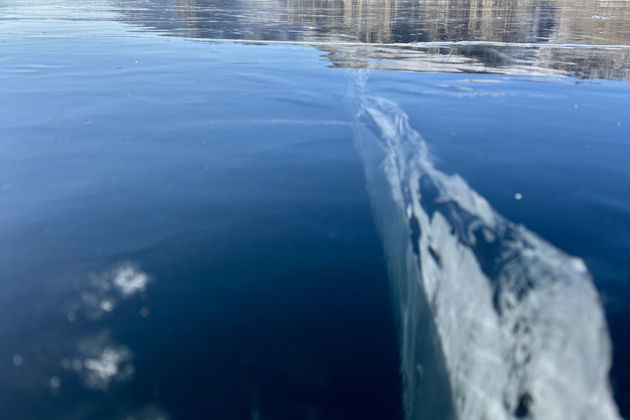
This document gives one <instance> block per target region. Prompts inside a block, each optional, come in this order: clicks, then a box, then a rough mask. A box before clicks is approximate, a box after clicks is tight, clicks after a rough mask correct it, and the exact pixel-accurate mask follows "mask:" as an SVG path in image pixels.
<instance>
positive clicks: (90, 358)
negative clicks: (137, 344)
mask: <svg viewBox="0 0 630 420" xmlns="http://www.w3.org/2000/svg"><path fill="white" fill-rule="evenodd" d="M78 350H79V355H78V357H77V358H76V359H74V360H73V361H72V362H70V361H69V360H66V363H63V362H62V366H64V368H67V369H73V370H74V371H76V372H77V373H79V374H80V375H81V376H82V377H83V380H84V382H85V385H86V386H87V387H89V388H92V389H97V390H106V389H107V388H108V387H109V385H110V383H111V382H112V381H124V380H127V379H129V378H130V377H131V376H132V375H133V373H134V366H133V364H132V363H131V359H132V354H131V351H130V350H129V349H128V348H127V347H125V346H122V345H116V344H115V343H113V342H112V341H111V340H110V338H109V333H107V332H102V333H100V334H99V335H97V336H95V337H92V338H89V339H85V340H83V341H82V342H81V343H79V346H78Z"/></svg>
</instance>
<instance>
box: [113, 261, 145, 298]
mask: <svg viewBox="0 0 630 420" xmlns="http://www.w3.org/2000/svg"><path fill="white" fill-rule="evenodd" d="M148 282H149V276H147V275H146V274H145V273H143V272H142V271H140V270H139V269H137V268H136V267H134V266H133V265H131V264H127V265H123V266H122V267H119V268H118V269H117V270H115V271H114V279H113V283H114V286H116V288H117V289H118V290H119V291H120V292H121V293H122V294H123V296H124V297H129V296H132V295H134V294H136V293H138V292H143V291H144V290H145V289H146V288H147V283H148Z"/></svg>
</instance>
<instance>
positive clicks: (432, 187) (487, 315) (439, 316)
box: [355, 80, 620, 420]
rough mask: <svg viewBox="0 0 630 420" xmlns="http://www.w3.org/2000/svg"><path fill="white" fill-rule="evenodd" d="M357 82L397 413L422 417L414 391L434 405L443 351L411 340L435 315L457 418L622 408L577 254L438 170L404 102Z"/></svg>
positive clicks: (595, 413) (590, 413) (603, 329)
mask: <svg viewBox="0 0 630 420" xmlns="http://www.w3.org/2000/svg"><path fill="white" fill-rule="evenodd" d="M361 82H362V81H361V80H359V82H358V90H359V91H360V94H359V102H360V105H359V109H358V113H357V123H356V124H355V138H356V141H357V143H358V147H359V150H360V152H361V153H362V155H363V158H364V163H365V170H366V175H367V179H368V186H369V189H370V195H371V202H372V206H373V208H374V213H375V217H376V219H377V224H378V225H379V231H380V233H381V236H382V238H383V242H384V248H385V252H386V254H387V258H388V264H389V272H390V279H391V281H392V288H393V291H394V299H395V300H396V301H397V302H398V304H399V308H398V310H399V314H398V317H399V321H400V322H399V324H400V325H399V327H400V331H399V335H400V347H401V361H402V369H401V370H402V375H403V386H404V389H405V410H406V417H407V418H408V419H414V420H415V419H420V418H423V417H429V416H430V415H429V414H427V412H428V411H427V410H428V409H427V408H426V407H423V404H426V405H432V404H434V402H432V401H428V396H429V394H430V388H431V387H432V384H431V381H430V380H429V379H428V378H426V377H423V375H426V373H425V370H426V368H427V367H429V368H430V367H431V364H439V363H438V362H439V360H438V358H435V360H430V359H427V354H433V353H431V352H426V351H424V350H422V351H419V350H418V348H419V347H420V346H423V344H422V343H421V342H420V340H419V339H418V335H426V334H427V333H426V332H423V331H422V328H424V329H426V328H427V325H428V326H431V325H434V327H435V334H434V335H435V337H433V338H434V340H435V341H436V342H437V347H438V351H437V352H435V354H438V353H441V355H442V357H443V363H444V365H445V370H446V374H447V378H446V380H447V382H448V385H447V387H448V388H449V389H450V392H451V401H450V404H451V406H452V411H453V414H452V417H455V418H459V419H463V420H476V419H479V420H481V419H492V420H503V419H519V418H529V419H545V420H554V419H558V420H565V419H576V420H577V419H584V420H587V419H588V420H590V419H602V420H603V419H620V416H619V414H618V411H617V407H616V405H615V403H614V401H613V398H612V395H611V390H610V386H609V379H608V373H609V370H610V366H611V344H610V339H609V337H608V332H607V326H606V322H605V318H604V313H603V309H602V307H601V304H600V301H599V297H598V295H597V292H596V290H595V288H594V286H593V283H592V280H591V277H590V275H589V273H588V271H587V269H586V266H585V264H584V262H583V261H582V260H581V259H579V258H575V257H571V256H568V255H566V254H565V253H563V252H562V251H560V250H558V249H556V248H555V247H553V246H552V245H551V244H549V243H547V242H546V241H544V240H543V239H541V238H539V237H538V236H537V235H535V234H534V233H532V232H530V231H529V230H527V229H526V228H525V227H523V226H520V225H516V224H514V223H512V222H510V221H508V220H507V219H505V218H504V217H502V216H501V215H499V214H498V213H497V212H496V211H494V210H493V209H492V207H491V206H490V204H489V203H488V202H487V200H486V199H484V198H483V197H482V196H480V195H479V194H478V193H476V192H475V191H474V190H473V189H472V188H471V187H470V186H469V185H468V184H467V183H466V181H465V180H463V179H462V178H461V177H460V176H458V175H449V174H446V173H444V172H442V171H440V170H439V169H437V168H436V167H435V165H434V164H433V159H432V158H431V156H430V153H429V152H428V148H427V144H426V143H425V141H424V140H423V139H422V137H421V136H420V134H419V133H418V132H417V131H415V130H414V129H413V128H412V127H411V126H410V124H409V121H408V117H407V115H406V114H405V112H404V111H403V110H402V109H401V108H400V107H399V106H398V105H397V104H396V103H395V102H392V101H389V100H386V99H384V98H378V97H369V96H366V95H365V91H366V88H365V84H364V81H363V84H362V83H361ZM422 314H428V315H426V316H424V315H422ZM423 317H424V318H430V319H422V318H423ZM425 346H426V345H425ZM431 358H434V356H431ZM434 377H435V375H434ZM448 404H449V403H445V406H447V405H448ZM429 411H430V410H429ZM433 415H434V414H433ZM445 417H447V416H443V417H442V418H445Z"/></svg>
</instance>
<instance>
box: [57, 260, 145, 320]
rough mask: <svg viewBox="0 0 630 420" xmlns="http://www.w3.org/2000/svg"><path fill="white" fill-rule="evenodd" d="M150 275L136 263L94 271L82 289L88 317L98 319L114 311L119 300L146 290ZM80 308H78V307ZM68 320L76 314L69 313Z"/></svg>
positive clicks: (72, 318) (83, 307)
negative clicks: (98, 271)
mask: <svg viewBox="0 0 630 420" xmlns="http://www.w3.org/2000/svg"><path fill="white" fill-rule="evenodd" d="M149 281H150V277H149V276H148V275H147V274H146V273H145V272H143V271H142V270H141V269H140V268H138V267H137V266H136V265H134V264H131V263H125V264H121V265H119V266H117V267H116V268H114V269H112V270H108V271H105V272H102V273H93V274H91V275H90V277H89V283H88V286H87V287H86V288H84V290H82V291H81V306H82V310H83V312H84V313H85V315H86V317H87V318H88V319H92V320H96V319H99V318H101V317H102V316H103V315H105V314H107V313H109V312H112V311H114V309H115V308H116V306H117V305H118V302H119V300H120V299H121V298H122V299H127V298H130V297H132V296H134V295H136V294H138V293H141V292H144V291H145V290H146V288H147V285H148V283H149ZM77 309H78V308H77ZM68 320H69V321H74V320H76V314H75V313H74V312H73V311H72V312H70V313H68Z"/></svg>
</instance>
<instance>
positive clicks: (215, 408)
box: [0, 2, 630, 420]
mask: <svg viewBox="0 0 630 420" xmlns="http://www.w3.org/2000/svg"><path fill="white" fill-rule="evenodd" d="M14 3H15V2H14ZM110 3H111V2H109V3H108V2H93V3H90V4H88V5H84V6H83V7H82V8H81V7H79V6H77V5H75V4H72V5H70V6H68V4H67V2H66V3H64V4H63V6H64V7H61V6H60V7H58V8H55V7H53V6H50V5H49V6H46V7H44V6H43V5H42V4H38V3H37V2H35V3H31V2H29V3H24V5H22V8H20V5H17V3H16V4H11V3H10V2H9V3H8V4H5V5H0V17H1V18H2V19H3V22H5V23H6V25H7V26H5V28H6V29H4V32H2V31H0V92H1V96H0V308H1V309H0V369H1V370H2V375H0V418H3V419H8V420H14V419H16V420H17V419H20V420H29V419H44V418H50V419H53V418H54V419H205V418H216V419H252V420H255V419H396V418H402V417H403V414H402V406H401V393H402V391H401V385H400V375H399V365H400V360H399V356H398V353H399V349H398V342H397V338H396V330H395V323H394V316H393V313H394V311H393V310H392V308H391V304H390V291H389V288H388V283H387V271H386V269H387V265H386V261H385V259H384V257H383V251H382V248H381V241H380V238H379V236H378V234H377V232H376V229H375V226H374V222H373V219H372V212H371V207H370V202H369V200H368V195H367V193H366V186H365V180H364V174H363V169H362V163H361V161H360V158H359V155H358V154H357V152H356V150H355V147H354V144H353V142H354V140H353V132H352V123H353V121H354V115H353V113H354V108H353V105H352V104H353V101H354V98H353V93H352V92H353V91H354V90H355V87H354V84H355V82H354V79H355V76H353V72H355V71H356V70H353V68H357V67H358V68H362V69H365V68H377V69H379V68H380V69H389V68H392V69H404V70H418V71H428V72H423V73H420V72H417V73H414V72H397V71H385V70H373V71H371V73H370V75H369V78H368V81H367V84H366V86H367V89H369V91H370V94H373V95H379V96H383V97H386V98H388V99H390V100H393V101H395V102H396V103H398V104H399V105H400V107H401V108H403V109H404V110H405V111H406V112H407V113H408V114H409V116H410V119H411V124H412V125H413V127H414V128H415V129H416V130H417V131H418V132H419V133H420V134H422V136H424V138H425V139H426V140H427V142H428V143H429V146H430V147H431V149H432V152H433V154H434V155H435V156H436V158H437V166H438V167H439V168H440V169H442V170H444V171H445V172H448V173H459V174H460V175H462V177H463V178H465V179H466V180H467V181H468V183H469V184H470V185H471V186H472V187H473V188H474V189H476V190H477V191H478V192H479V193H480V194H481V195H483V196H485V197H486V198H487V199H488V201H489V202H490V204H491V205H492V206H493V207H495V208H496V209H497V211H498V212H499V213H501V214H503V215H504V216H505V217H507V218H508V219H511V220H513V221H515V222H518V223H522V224H524V225H525V226H527V227H528V228H529V229H531V230H533V231H534V232H536V233H538V234H539V235H540V236H542V237H543V238H545V239H547V240H549V241H550V242H551V243H553V244H554V245H555V246H557V247H559V248H560V249H562V250H564V251H566V252H568V253H570V254H573V255H576V256H579V257H582V258H584V260H585V261H586V263H587V265H588V268H589V270H590V271H591V272H592V273H593V276H594V280H595V284H596V287H597V288H598V290H599V291H600V294H601V297H602V300H603V304H604V308H605V311H606V316H607V319H608V322H609V328H610V335H611V338H612V342H613V351H614V359H613V360H614V364H613V369H612V375H611V377H612V383H613V388H614V392H615V398H616V402H617V404H618V405H619V408H620V411H621V412H622V415H626V416H627V415H628V414H629V413H630V393H629V392H628V389H629V386H630V370H629V369H628V360H627V354H628V351H629V350H630V336H628V333H627V328H626V327H625V325H626V324H627V322H628V320H629V319H630V313H628V310H627V305H626V302H627V301H628V299H630V287H629V286H628V273H630V259H629V258H628V256H629V255H630V240H629V238H630V165H628V164H627V161H628V158H629V157H630V106H629V105H630V102H629V100H628V98H630V84H628V82H627V81H624V80H626V79H627V77H626V76H627V69H628V61H627V50H623V49H622V50H620V51H617V50H610V49H600V50H598V49H588V48H584V49H582V50H577V51H578V52H575V51H573V50H571V49H568V50H567V49H566V48H564V47H563V48H559V49H553V48H550V49H545V48H542V47H541V48H540V49H539V48H538V47H536V48H533V47H531V46H529V47H527V48H520V47H518V46H511V47H509V49H508V48H507V47H501V46H498V47H497V46H485V47H477V46H475V47H469V46H468V47H461V46H450V47H448V48H447V47H439V48H438V47H435V46H432V47H426V48H425V47H417V46H416V47H414V48H411V49H407V50H404V49H403V50H400V49H391V50H390V49H389V48H390V47H387V46H383V45H381V46H380V47H378V48H375V49H364V48H363V47H362V46H360V45H358V44H348V45H337V46H334V45H333V44H330V43H328V41H329V40H330V38H335V39H336V40H337V41H340V40H341V41H353V42H354V41H378V42H383V43H387V42H394V41H395V42H406V41H409V40H411V41H418V40H419V41H448V42H451V41H460V40H462V39H465V38H466V36H468V35H466V36H461V37H459V35H457V36H455V35H453V36H447V35H444V31H443V30H440V29H439V28H438V29H435V31H436V34H437V35H435V37H429V38H427V37H428V35H426V33H425V35H424V38H423V37H422V36H419V35H417V34H416V32H417V31H429V29H430V28H429V29H427V27H430V25H429V26H427V25H420V24H418V27H416V26H413V25H411V26H409V27H411V28H412V29H413V31H411V29H410V30H408V31H407V35H408V36H410V37H411V38H410V39H407V38H405V37H404V36H403V35H405V31H404V30H403V29H400V28H401V27H402V28H406V27H407V26H405V25H402V26H400V25H401V22H400V20H398V21H396V20H395V19H394V20H393V21H395V22H397V25H399V26H397V28H398V29H397V31H398V32H396V34H398V35H396V34H394V35H395V36H394V35H391V34H390V35H391V36H390V35H387V31H385V32H383V31H384V30H381V31H380V32H379V31H376V30H374V31H367V32H360V31H359V29H360V30H363V29H361V28H364V26H362V25H361V23H362V22H364V21H363V20H361V19H367V20H368V21H370V19H376V17H374V16H377V17H378V16H380V15H379V14H375V13H372V14H369V13H368V17H367V18H366V17H365V16H364V17H363V18H361V19H358V21H352V22H353V23H352V25H350V24H347V23H348V22H346V21H344V20H343V19H341V17H339V16H337V15H334V13H333V15H332V16H333V17H332V18H330V16H329V18H330V19H332V22H333V23H334V24H330V25H328V26H326V24H325V22H326V20H325V19H324V20H323V21H322V22H320V24H321V25H320V26H321V28H325V30H322V31H319V32H316V35H313V36H312V37H311V38H309V37H308V33H309V32H308V30H307V29H305V28H307V27H309V25H311V24H314V23H313V22H311V21H309V20H307V21H306V23H305V22H304V21H303V20H300V19H302V17H303V16H304V15H307V16H308V15H309V14H310V15H312V14H313V13H311V12H310V11H309V10H310V9H308V8H306V7H305V6H300V7H298V8H297V9H298V10H299V11H300V13H297V12H296V13H293V14H289V15H290V18H291V19H294V20H295V22H294V21H293V20H292V21H291V22H292V23H291V25H292V26H291V25H290V26H289V29H290V30H291V31H294V32H292V33H295V31H298V33H299V34H300V36H293V35H291V36H289V35H287V36H286V37H280V36H277V33H278V32H280V33H285V34H286V33H287V29H286V28H285V27H284V26H282V27H281V29H278V27H277V26H273V25H272V28H271V29H273V30H272V31H271V32H269V33H272V35H269V36H266V35H265V34H268V32H264V31H262V32H260V31H259V32H256V31H254V30H251V31H250V32H251V33H252V34H254V35H253V36H252V37H253V38H256V39H263V40H264V39H280V40H285V39H288V40H292V39H293V38H296V39H297V40H299V41H305V42H307V41H317V42H320V44H318V45H317V48H315V47H309V46H306V45H285V44H278V45H275V44H274V45H247V44H238V43H231V42H207V41H192V40H185V39H178V38H175V37H158V36H155V35H152V36H149V37H142V36H138V31H144V30H146V28H147V27H148V28H150V30H151V31H157V32H167V33H168V34H169V35H173V34H175V35H184V36H194V37H197V36H198V37H204V36H206V35H204V33H205V34H208V33H209V34H214V35H213V36H214V37H217V36H216V33H218V32H217V28H216V27H214V26H212V25H210V24H208V22H210V21H211V19H205V18H203V16H205V15H203V13H201V12H203V11H204V10H205V12H207V8H208V7H209V6H208V5H204V6H203V7H204V8H205V9H203V10H202V11H199V10H198V9H194V6H195V5H192V6H191V5H181V4H179V2H177V3H178V4H179V9H177V10H176V12H177V13H174V12H173V11H172V10H171V9H168V8H165V9H163V10H165V11H167V12H169V13H171V14H173V13H174V14H173V15H172V16H171V15H169V16H171V17H170V18H169V19H166V18H165V17H164V16H165V15H164V14H160V15H156V14H155V12H151V13H149V12H150V10H151V7H157V8H158V9H159V7H158V6H160V4H161V3H160V4H157V5H156V3H151V5H150V6H147V7H146V9H143V8H142V7H141V5H137V4H135V3H134V5H133V7H131V8H127V9H125V7H123V6H121V5H119V4H118V3H116V2H113V3H111V4H110ZM114 3H115V4H114ZM437 3H439V2H437ZM437 3H436V5H434V6H435V7H437V6H439V5H438V4H437ZM561 6H562V5H561ZM622 6H623V5H622ZM187 7H193V9H192V10H193V11H195V10H196V11H197V12H199V13H201V15H200V14H199V13H197V14H194V13H192V14H188V15H187V14H186V13H184V12H185V11H186V10H188V11H190V9H187ZM258 7H260V5H258ZM296 7H297V6H296ZM432 7H433V6H432ZM562 7H564V9H563V8H562ZM562 7H560V6H558V7H557V8H555V9H548V8H542V9H536V10H539V11H538V12H537V13H539V14H540V15H541V16H543V17H544V18H545V19H544V22H546V23H545V25H546V26H545V28H546V29H545V28H543V29H544V30H543V29H540V31H539V32H535V33H534V35H532V36H533V37H534V38H527V39H520V38H518V37H516V38H515V39H512V38H514V37H508V38H509V39H504V37H503V35H501V36H499V38H498V39H496V40H494V39H490V41H497V42H516V41H523V42H535V41H537V40H540V39H543V38H544V40H545V41H549V42H555V43H561V41H564V40H566V38H562V36H561V35H562V34H563V32H561V31H559V30H558V31H556V32H554V31H552V30H551V29H550V28H558V27H559V26H558V25H556V23H553V22H552V23H550V22H549V19H550V16H556V14H558V13H561V12H562V11H564V13H569V12H570V10H569V12H567V11H566V10H568V9H567V8H568V6H566V5H564V6H562ZM263 9H264V8H263ZM400 9H401V10H403V11H402V12H400V11H398V12H397V13H399V15H398V16H400V14H401V13H402V15H404V13H406V12H405V10H406V9H404V8H403V7H402V6H401V8H400ZM463 9H464V7H462V10H463ZM569 9H570V8H569ZM289 10H291V9H289ZM331 10H332V9H331ZM397 10H398V9H397ZM431 10H432V9H431ZM519 10H520V9H519ZM524 10H525V11H528V10H530V9H528V8H525V9H524ZM571 10H573V9H571ZM618 10H620V12H619V14H620V15H623V13H625V9H624V8H623V7H621V6H619V9H618ZM147 11H149V12H147ZM294 11H295V10H294ZM164 13H166V12H164ZM409 13H411V12H409ZM414 13H415V14H414ZM414 13H411V15H412V16H415V17H416V18H417V19H420V18H422V17H423V16H424V18H425V19H428V18H427V16H429V17H430V16H432V15H431V14H430V13H428V12H427V11H426V10H425V11H424V12H418V11H417V10H416V12H414ZM519 13H524V12H523V11H522V10H521V11H520V12H519ZM329 14H330V10H329V9H326V13H323V15H324V16H328V15H329ZM233 15H234V16H237V17H239V16H240V18H241V22H242V21H243V20H245V21H251V20H252V18H251V17H250V18H248V19H249V20H248V19H245V18H243V16H241V15H238V13H236V12H234V13H233ZM355 15H356V16H362V15H361V14H360V13H358V12H357V13H355ZM425 15H426V16H425ZM495 15H496V13H494V14H492V16H493V19H494V18H496V16H495ZM68 16H73V18H72V19H68ZM139 16H140V17H139ZM142 16H144V17H142ZM150 16H153V18H154V19H153V20H151V19H150V18H149V17H150ZM186 16H188V18H187V17H186ZM200 16H201V17H200ZM230 16H232V15H230ZM234 16H232V17H234ZM296 16H297V17H296ZM383 16H385V15H383ZM383 16H381V17H382V18H383V19H384V20H387V16H389V15H387V16H385V17H383ZM532 16H533V17H532V19H534V20H535V19H536V16H538V15H536V14H535V13H534V14H533V15H532ZM598 16H599V15H598ZM615 16H616V17H615V19H617V18H618V16H617V15H615ZM320 17H321V16H320ZM390 18H391V16H390ZM459 18H460V20H461V21H465V20H466V19H464V18H462V17H461V16H460V17H459ZM177 19H179V20H177ZM226 19H227V18H226ZM392 19H393V18H391V19H390V20H389V21H388V22H389V23H390V24H391V22H392ZM488 19H489V18H488ZM558 19H559V18H558ZM481 20H482V21H483V19H481ZM530 20H531V19H530ZM429 21H430V20H427V21H423V22H425V23H426V22H429ZM578 21H579V22H581V20H578ZM54 22H57V23H54ZM120 22H124V23H120ZM156 22H157V23H156ZM164 22H171V24H172V26H174V28H170V30H171V32H170V33H169V28H168V27H165V25H164ZM186 22H188V23H189V24H191V26H192V27H193V29H194V28H197V29H199V27H200V28H201V29H199V30H201V31H202V32H203V31H207V32H203V33H201V34H199V33H197V32H194V31H193V34H191V33H189V32H190V30H191V29H190V28H189V29H186V25H185V24H186ZM191 22H193V23H191ZM194 22H202V23H203V22H205V23H203V24H198V25H197V26H195V25H194ZM230 22H231V21H230V20H229V19H227V20H224V21H223V23H224V24H225V25H227V27H228V28H231V30H234V28H235V24H234V23H230ZM296 22H297V23H296ZM309 22H310V23H309ZM344 22H345V23H344ZM357 22H358V23H357ZM410 22H411V21H410ZM510 22H511V23H510V25H507V26H506V27H505V28H503V30H504V31H505V33H507V34H513V33H514V31H515V29H513V28H512V26H514V25H516V24H515V23H514V22H512V21H510ZM589 22H590V21H589ZM315 23H317V22H315ZM328 23H330V22H328ZM403 23H404V22H403ZM408 23H409V22H408ZM340 25H341V26H340ZM344 25H345V26H344ZM353 25H355V26H356V28H359V29H357V31H359V32H356V31H354V29H353V30H350V29H352V28H355V26H353ZM462 25H463V24H462ZM597 25H600V26H597V27H596V28H595V29H594V30H595V31H597V30H600V32H601V33H604V34H607V36H602V37H603V38H605V41H603V42H601V43H604V44H623V43H624V42H625V40H626V38H624V37H625V36H626V35H624V34H626V32H624V31H621V30H617V29H616V27H615V26H611V27H610V28H613V29H614V30H609V31H608V32H606V31H605V29H606V28H608V27H607V26H605V24H602V23H601V22H598V23H597ZM601 25H604V29H602V27H601ZM182 26H183V29H182ZM516 26H518V25H516ZM578 27H579V30H577V29H576V30H575V34H577V35H575V36H572V37H570V41H576V40H577V41H583V40H584V38H585V35H584V34H585V33H591V32H589V31H590V29H592V28H591V27H590V26H588V25H582V26H579V25H578ZM143 28H144V29H143ZM213 28H214V29H213ZM245 28H250V29H251V27H250V26H246V27H245ZM282 28H284V29H282ZM291 28H292V29H291ZM296 28H298V29H299V30H298V29H296ZM340 28H341V29H340ZM348 28H350V29H348ZM356 28H355V29H356ZM414 28H415V29H414ZM585 28H586V29H585ZM610 28H608V29H610ZM268 29H269V28H268ZM213 31H214V32H213ZM274 31H275V32H274ZM401 31H402V33H403V34H402V35H401V34H400V33H399V32H401ZM414 31H416V32H414ZM412 32H413V34H416V35H413V36H412V35H410V34H411V33H412ZM491 32H492V33H493V34H495V35H497V33H498V32H497V31H491ZM471 33H472V34H473V35H474V36H473V35H470V34H469V36H468V37H469V38H471V39H474V40H480V39H486V38H487V37H484V36H483V34H481V35H480V34H479V33H478V32H475V31H472V32H471ZM528 33H529V32H528ZM536 33H538V35H536ZM50 34H54V35H55V36H50ZM261 34H262V35H261ZM273 34H276V35H273ZM304 34H307V35H304ZM365 34H367V35H369V36H367V35H366V36H363V35H365ZM370 34H371V35H370ZM439 34H443V35H444V36H442V37H441V38H440V37H439V36H438V35H439ZM457 34H461V33H460V32H457ZM501 34H503V32H501ZM541 34H542V35H541ZM554 34H555V35H554ZM233 35H234V34H233ZM499 35H500V34H499ZM504 35H505V34H504ZM530 35H531V34H530ZM506 36H507V35H506ZM554 36H555V37H556V38H554ZM206 37H207V36H206ZM232 37H233V38H249V37H245V36H240V35H239V36H236V35H234V36H232ZM537 37H538V38H537ZM425 38H427V39H425ZM589 40H590V41H592V42H586V43H591V44H593V43H596V42H594V40H593V38H589ZM391 48H393V47H391ZM580 51H581V52H580ZM567 57H568V58H567ZM440 69H442V70H440ZM362 71H364V70H362ZM462 71H463V72H462ZM446 72H448V73H446ZM476 72H483V73H495V74H477V73H476ZM566 74H569V75H578V76H581V77H584V79H576V78H571V77H565V76H564V75H566ZM589 77H592V78H591V79H589ZM598 77H603V79H597V78H598ZM606 78H608V79H616V81H612V80H606Z"/></svg>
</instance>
